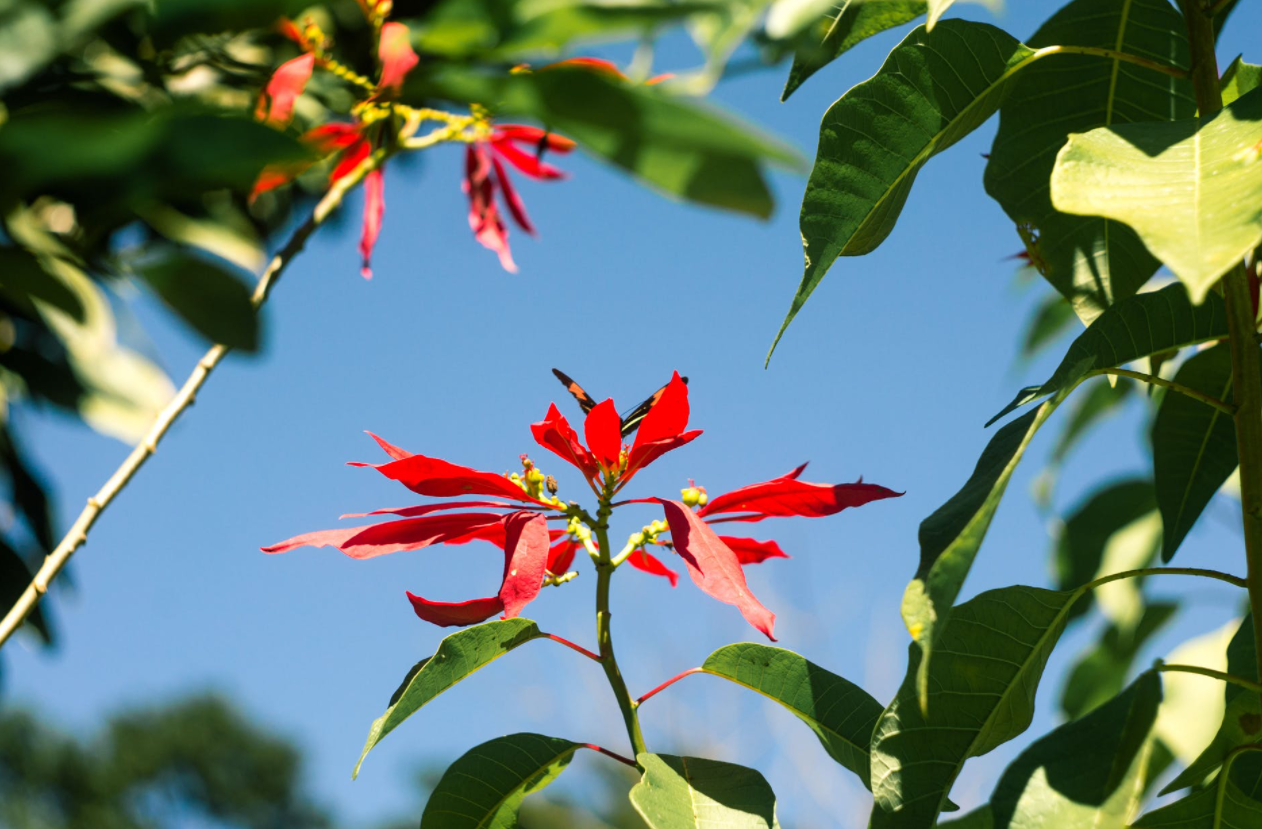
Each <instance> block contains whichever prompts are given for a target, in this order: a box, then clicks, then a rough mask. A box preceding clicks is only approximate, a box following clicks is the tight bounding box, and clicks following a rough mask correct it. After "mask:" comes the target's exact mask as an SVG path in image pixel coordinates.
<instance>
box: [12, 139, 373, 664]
mask: <svg viewBox="0 0 1262 829" xmlns="http://www.w3.org/2000/svg"><path fill="white" fill-rule="evenodd" d="M386 156H387V152H386V151H385V150H384V149H379V150H377V151H376V152H374V153H373V154H372V155H370V156H369V157H368V158H366V159H364V160H363V161H362V162H361V163H360V164H359V166H358V167H356V168H355V169H354V170H352V171H351V172H350V173H348V174H346V175H345V176H343V177H342V178H340V179H338V180H337V181H336V182H334V183H333V185H332V186H331V187H329V191H328V192H327V193H325V194H324V197H323V198H321V199H320V201H319V202H318V203H317V204H316V206H315V209H314V210H313V211H312V212H311V216H310V217H308V218H307V220H306V221H305V222H303V223H302V224H301V225H299V226H298V228H297V230H295V231H294V233H293V235H292V236H290V237H289V240H288V241H287V242H285V244H284V246H282V247H281V249H280V250H279V251H277V252H276V255H275V256H274V257H272V261H271V263H270V264H269V265H268V266H267V269H266V270H265V271H263V274H262V276H260V277H259V280H258V282H257V283H256V285H255V287H254V294H253V296H251V298H250V302H251V304H252V305H253V306H254V308H255V309H256V310H257V309H258V308H260V307H261V306H262V305H263V303H265V302H267V297H268V295H269V294H270V293H271V291H272V288H273V287H274V286H275V285H276V282H277V280H279V279H280V276H281V274H282V273H284V271H285V268H286V267H288V266H289V263H290V262H292V261H293V259H294V257H295V256H297V255H298V253H299V252H300V251H301V250H302V249H303V247H304V246H305V245H306V243H307V240H308V239H309V238H310V237H311V234H312V233H314V232H315V231H316V229H317V228H318V227H319V226H320V225H321V224H323V223H324V221H325V220H326V219H327V218H328V217H329V216H330V215H332V213H333V211H335V210H337V208H338V207H339V206H340V205H341V204H342V200H343V199H344V198H345V197H346V194H347V193H348V192H350V190H351V189H352V188H353V187H354V186H355V185H357V184H359V183H360V182H361V181H363V179H364V177H365V176H367V175H368V173H370V172H372V171H373V170H375V169H377V168H378V167H379V166H381V164H382V162H384V161H385V159H386ZM228 350H229V349H228V347H227V346H225V345H221V344H216V345H214V346H212V347H211V348H210V350H209V351H207V352H206V353H205V354H203V355H202V358H201V359H200V360H198V361H197V365H196V366H194V368H193V372H192V373H191V374H190V375H189V376H188V379H187V380H185V381H184V385H183V386H181V387H180V390H179V392H178V393H177V394H176V395H175V397H174V398H173V399H172V400H171V402H170V403H168V404H167V405H166V407H165V408H164V409H163V410H162V411H161V412H159V413H158V415H157V417H156V418H154V421H153V424H152V425H151V426H150V427H149V431H148V432H146V433H145V436H144V437H143V438H142V439H141V440H140V442H139V443H137V444H136V446H135V447H134V448H133V449H132V451H131V453H130V454H129V455H128V456H127V459H126V460H124V461H123V463H122V465H121V466H119V467H118V469H116V470H114V474H113V475H111V476H110V477H109V480H107V481H106V482H105V484H104V486H102V487H101V488H100V489H99V490H98V491H97V493H96V494H95V495H93V496H92V497H91V498H89V499H88V503H87V505H86V506H84V508H83V510H82V511H81V512H80V513H79V517H78V518H76V519H75V522H74V523H73V524H71V525H70V529H69V531H67V532H66V534H65V536H64V537H63V538H62V539H61V542H60V543H59V544H58V545H57V546H56V547H55V548H54V549H53V551H52V552H50V553H49V554H48V555H47V556H45V557H44V562H43V564H41V565H40V568H39V570H38V571H37V572H36V573H35V577H34V578H33V579H32V580H31V583H30V585H28V586H27V588H26V590H25V591H24V592H23V593H22V596H21V597H20V598H19V599H18V600H17V602H16V603H15V604H14V605H13V607H11V608H10V609H9V612H8V613H7V614H6V615H5V617H4V620H3V621H0V647H3V646H4V643H5V642H7V641H8V640H9V638H10V637H11V636H12V635H13V634H14V632H15V631H17V629H18V628H19V627H21V626H22V622H23V621H25V620H26V617H27V616H28V615H30V613H31V611H32V610H34V609H35V605H36V604H38V603H39V600H40V598H42V597H43V595H44V594H45V593H47V592H48V586H49V584H50V583H51V582H52V580H53V579H54V578H56V577H57V574H58V573H60V572H61V570H62V568H63V567H65V566H66V562H68V561H69V560H70V557H71V556H72V555H74V552H75V550H77V549H79V548H80V547H82V546H83V545H84V544H86V543H87V540H88V531H89V530H91V529H92V525H93V524H95V523H96V520H97V518H99V517H100V515H101V513H102V512H104V511H105V508H106V507H108V506H109V505H110V503H111V502H112V501H113V500H114V499H115V498H116V497H117V496H118V494H119V493H120V492H122V490H123V488H124V487H126V486H127V484H128V482H130V481H131V479H132V477H133V476H134V475H135V474H136V473H137V472H138V471H139V470H140V468H141V467H142V466H144V465H145V461H147V460H149V458H150V457H151V456H152V455H153V454H154V453H155V452H157V451H158V443H159V442H160V441H161V440H162V438H163V436H164V435H166V433H167V430H168V429H170V428H171V425H172V424H173V423H175V421H176V420H177V419H178V418H179V416H180V415H181V414H183V413H184V412H185V411H186V410H187V409H188V408H189V407H190V406H192V405H193V402H194V400H195V398H196V396H197V392H198V391H199V390H200V389H201V387H202V385H203V384H204V383H205V382H206V380H207V378H209V377H210V374H211V372H213V371H214V370H215V367H216V366H218V365H219V362H220V361H221V360H223V358H224V357H225V356H226V355H227V353H228Z"/></svg>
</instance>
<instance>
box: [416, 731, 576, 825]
mask: <svg viewBox="0 0 1262 829" xmlns="http://www.w3.org/2000/svg"><path fill="white" fill-rule="evenodd" d="M582 747H583V746H582V744H581V743H572V742H570V741H569V740H561V739H557V738H556V737H545V736H544V735H542V734H509V735H507V736H505V737H496V738H495V739H494V740H488V741H487V742H485V743H482V745H479V746H475V747H473V748H471V749H469V750H468V751H467V752H465V754H464V755H462V756H461V757H460V759H458V760H457V761H456V762H454V763H452V764H451V766H450V767H448V769H447V771H446V772H444V773H443V776H442V779H440V780H439V781H438V785H437V786H435V787H434V792H433V794H431V795H430V796H429V802H428V803H426V804H425V811H424V812H423V813H422V814H421V829H514V827H516V826H517V811H518V809H520V808H521V802H522V800H523V799H525V797H526V795H528V794H531V793H533V792H537V791H539V790H540V789H542V788H543V787H545V786H547V785H548V784H549V783H551V782H552V781H553V780H555V779H556V778H557V775H559V774H560V773H561V772H563V771H565V767H566V766H568V765H569V764H570V760H571V758H573V756H574V752H575V751H577V750H578V749H580V748H582Z"/></svg>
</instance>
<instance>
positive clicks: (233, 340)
mask: <svg viewBox="0 0 1262 829" xmlns="http://www.w3.org/2000/svg"><path fill="white" fill-rule="evenodd" d="M136 273H137V275H138V276H139V277H140V278H141V279H143V280H144V282H145V284H146V285H148V286H149V287H150V288H152V289H153V292H154V293H156V294H157V295H158V296H159V297H161V298H162V301H163V302H165V303H166V304H167V306H168V307H170V308H171V310H172V311H174V312H175V313H176V314H178V315H179V316H180V317H181V318H183V320H184V321H185V322H187V323H188V324H189V326H190V327H192V328H193V330H195V331H197V333H199V334H201V335H202V336H203V337H205V338H206V339H208V340H209V341H210V342H212V343H222V344H224V345H226V346H229V347H231V348H235V349H240V350H242V351H254V350H256V349H257V348H258V346H259V315H258V313H257V312H256V311H255V309H254V305H253V303H252V302H251V301H250V293H251V292H250V288H249V287H247V286H246V284H245V282H243V281H242V279H241V277H240V276H239V275H238V274H234V273H232V272H231V269H230V268H229V267H227V266H225V265H221V264H217V263H215V262H212V261H210V260H208V259H204V258H202V257H200V256H193V255H192V254H189V253H187V252H185V251H179V250H173V251H167V252H166V253H164V254H163V255H161V256H159V257H157V258H154V259H151V260H148V261H146V262H144V263H142V264H138V265H137V266H136Z"/></svg>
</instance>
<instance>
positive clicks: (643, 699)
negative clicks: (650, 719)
mask: <svg viewBox="0 0 1262 829" xmlns="http://www.w3.org/2000/svg"><path fill="white" fill-rule="evenodd" d="M702 673H705V668H689V669H688V670H686V671H684V672H683V673H681V674H675V675H674V676H672V677H671V678H670V679H668V680H666V681H665V682H663V683H662V684H661V685H658V686H657V687H656V688H654V689H653V690H652V691H649V692H648V693H647V694H645V695H644V696H642V697H640V698H639V699H637V700H636V701H635V704H636V707H637V708H638V707H639V706H640V705H642V704H643V703H644V702H646V701H647V700H650V699H652V698H653V697H655V696H657V695H658V694H659V693H661V692H662V691H665V690H666V689H667V688H669V687H670V686H672V685H674V684H675V683H676V682H678V681H679V680H681V679H683V678H684V677H686V676H692V675H693V674H702Z"/></svg>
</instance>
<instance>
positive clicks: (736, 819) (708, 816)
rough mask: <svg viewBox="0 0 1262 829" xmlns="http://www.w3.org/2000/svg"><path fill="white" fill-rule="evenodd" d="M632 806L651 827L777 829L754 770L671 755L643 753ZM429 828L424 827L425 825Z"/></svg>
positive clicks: (771, 797)
mask: <svg viewBox="0 0 1262 829" xmlns="http://www.w3.org/2000/svg"><path fill="white" fill-rule="evenodd" d="M635 759H636V762H638V763H639V764H640V767H641V768H643V769H644V776H643V777H642V778H640V782H639V783H636V784H635V786H634V787H632V789H631V804H632V805H633V806H635V809H636V811H637V812H639V813H640V816H641V817H643V818H644V821H645V823H647V824H648V825H649V829H778V827H779V824H778V823H777V822H776V796H775V793H774V792H772V791H771V786H769V785H767V781H766V780H765V779H763V776H762V775H761V774H759V773H758V772H756V771H754V770H753V769H747V768H745V767H743V766H737V765H734V764H732V763H722V762H719V761H718V760H703V759H701V758H698V757H675V756H672V755H669V754H641V755H639V756H637V757H636V758H635ZM422 829H425V827H422Z"/></svg>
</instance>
